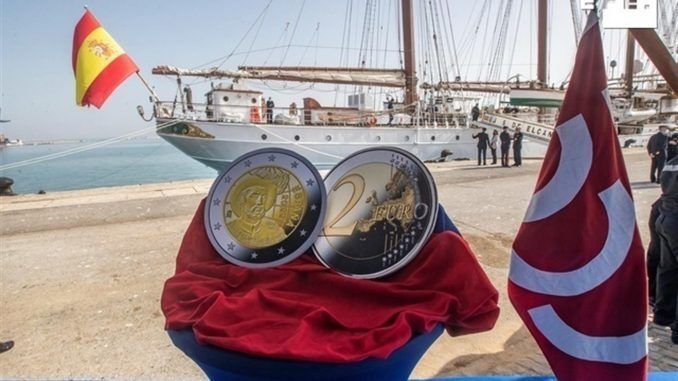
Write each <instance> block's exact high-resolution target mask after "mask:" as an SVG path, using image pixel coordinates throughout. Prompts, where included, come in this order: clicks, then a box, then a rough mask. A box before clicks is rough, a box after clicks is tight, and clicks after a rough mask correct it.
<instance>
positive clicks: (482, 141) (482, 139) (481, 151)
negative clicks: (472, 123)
mask: <svg viewBox="0 0 678 381" xmlns="http://www.w3.org/2000/svg"><path fill="white" fill-rule="evenodd" d="M485 131H487V128H485V127H483V131H482V132H480V133H478V134H474V135H473V139H478V165H480V158H481V157H482V159H483V165H487V145H488V143H489V142H490V137H489V135H487V133H486V132H485Z"/></svg>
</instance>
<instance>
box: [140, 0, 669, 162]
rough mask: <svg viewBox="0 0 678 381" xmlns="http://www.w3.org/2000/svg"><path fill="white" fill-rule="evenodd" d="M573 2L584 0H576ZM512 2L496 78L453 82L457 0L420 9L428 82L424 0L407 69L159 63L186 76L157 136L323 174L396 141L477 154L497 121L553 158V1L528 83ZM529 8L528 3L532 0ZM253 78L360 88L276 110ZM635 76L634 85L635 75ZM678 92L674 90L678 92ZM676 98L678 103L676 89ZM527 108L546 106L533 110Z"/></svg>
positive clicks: (401, 26) (405, 19)
mask: <svg viewBox="0 0 678 381" xmlns="http://www.w3.org/2000/svg"><path fill="white" fill-rule="evenodd" d="M528 1H534V0H528ZM571 2H572V4H575V3H577V4H578V1H576V0H571ZM378 3H379V1H378V0H367V1H366V4H365V12H366V14H365V18H364V25H363V33H362V40H361V46H367V45H368V44H369V43H370V38H371V37H370V36H371V35H373V34H374V33H375V29H377V26H376V25H375V23H376V22H375V18H376V16H375V14H376V13H377V5H378ZM489 4H490V2H489V0H485V1H484V2H483V3H482V9H481V10H480V17H483V14H484V13H489V7H491V5H489ZM512 4H513V1H512V0H508V1H507V2H506V3H505V2H504V1H502V2H501V5H500V6H499V10H498V12H497V15H498V16H502V17H500V20H498V23H497V25H496V26H495V32H494V33H493V36H496V38H497V42H496V46H495V49H494V53H493V55H492V56H491V57H490V64H489V66H488V67H489V69H488V73H487V74H488V80H486V81H462V78H461V75H460V73H459V71H457V75H454V73H452V74H453V75H452V77H453V80H450V70H449V67H451V66H452V67H453V66H454V65H447V63H446V62H445V61H446V60H451V61H453V62H455V63H456V67H457V68H458V67H459V66H460V62H459V60H458V58H457V57H456V53H457V50H456V49H457V48H456V47H453V46H454V37H453V33H452V28H451V26H449V25H446V24H445V22H441V19H444V16H445V10H447V16H448V17H450V10H449V4H446V5H447V9H445V6H444V5H443V2H441V1H440V0H432V1H427V2H423V1H422V2H421V5H420V6H421V8H422V9H420V13H422V14H423V15H424V17H425V24H426V25H425V28H419V30H426V31H427V33H428V35H427V36H426V38H425V39H424V40H425V41H427V42H428V46H426V49H427V52H426V54H427V57H430V58H428V59H427V62H428V63H432V62H433V61H435V62H436V63H437V76H435V77H434V76H433V75H432V73H428V75H427V73H423V79H428V81H426V80H424V81H420V80H419V79H418V77H417V72H416V67H417V63H416V57H417V55H416V54H415V40H417V39H416V36H415V23H414V18H413V12H414V9H413V2H412V0H401V1H400V2H399V4H398V5H397V7H396V8H398V12H397V13H398V15H399V17H398V18H399V20H398V31H399V32H398V34H399V36H398V37H399V38H398V40H399V42H400V41H402V45H401V46H399V52H400V54H401V57H400V60H401V67H400V68H370V67H367V66H366V61H367V60H366V59H365V57H364V56H363V57H362V58H361V61H360V63H361V64H360V65H359V66H358V67H348V66H333V67H311V66H282V65H280V66H239V67H237V69H236V70H226V69H222V68H220V67H214V68H206V69H182V68H178V67H174V66H167V65H164V66H157V67H155V68H154V69H153V74H156V75H163V76H168V77H175V78H176V81H177V95H176V96H175V99H174V101H172V102H161V101H156V102H155V104H154V116H155V118H156V123H157V125H158V131H157V133H158V135H159V136H160V137H162V138H163V139H165V140H166V141H168V142H169V143H171V144H172V145H174V146H175V147H177V148H178V149H180V150H181V151H182V152H184V153H185V154H187V155H188V156H190V157H192V158H194V159H196V160H198V161H200V162H202V163H204V164H206V165H208V166H210V167H212V168H215V169H217V170H223V169H225V168H226V166H227V165H228V164H229V163H230V162H231V161H233V160H234V159H235V158H237V157H238V156H240V155H242V154H244V153H246V152H249V151H252V150H255V149H258V148H264V147H272V146H275V147H282V148H288V149H291V150H295V151H297V152H300V153H302V154H304V156H306V157H307V158H308V159H309V160H310V161H311V162H312V163H313V164H314V165H316V166H317V167H318V168H320V169H325V168H330V167H332V166H334V165H335V164H336V163H337V162H339V161H340V160H341V159H343V158H344V157H345V156H347V155H349V154H350V153H352V152H355V151H357V150H360V149H363V148H367V147H374V146H396V147H399V148H402V149H405V150H407V151H409V152H411V153H413V154H415V155H416V156H417V157H419V158H420V159H422V160H439V159H444V158H446V157H451V158H453V159H471V158H473V159H474V158H475V157H476V144H477V140H475V139H474V138H473V135H474V134H476V133H478V132H479V128H481V127H485V128H488V129H489V130H490V131H488V132H489V133H492V130H495V129H497V130H498V129H501V128H502V127H504V126H506V127H508V128H509V129H510V130H511V131H513V130H514V129H515V128H516V127H518V126H520V127H522V131H523V133H524V135H525V138H524V142H523V156H524V157H543V155H544V154H545V152H546V148H547V146H548V142H549V140H550V138H551V135H552V133H553V128H554V126H553V124H554V122H555V119H556V116H557V107H558V106H559V105H560V103H561V102H562V99H563V95H564V86H561V88H558V89H554V88H551V87H549V86H548V83H547V76H546V66H547V57H546V51H547V46H546V42H547V38H546V35H547V25H546V22H547V21H546V20H547V12H548V11H547V5H548V2H547V0H537V4H538V39H539V44H538V62H537V79H535V80H529V81H522V82H521V81H520V80H519V78H511V79H510V80H507V81H502V80H500V73H501V70H500V67H501V62H502V60H503V59H504V58H503V56H504V51H505V50H506V45H507V44H506V42H507V38H508V34H509V33H508V29H509V28H508V27H509V16H510V14H511V9H512ZM269 5H270V2H269ZM267 7H268V6H267ZM486 7H487V11H486V10H485V9H486ZM520 7H521V9H522V0H521V4H520ZM572 10H573V20H576V19H578V18H580V16H581V14H580V11H578V10H577V9H576V7H575V6H574V5H573V8H572ZM575 10H576V12H575ZM447 28H449V29H447ZM575 29H576V28H575ZM579 30H581V26H580V28H579ZM448 31H449V33H447V34H446V32H448ZM476 32H477V29H476ZM445 36H447V40H445ZM418 41H422V39H420V40H418ZM450 42H451V43H450ZM451 46H452V47H453V48H451V50H453V52H454V54H452V52H449V51H448V52H446V49H445V48H446V47H447V48H450V47H451ZM643 46H644V45H643ZM644 47H645V46H644ZM514 49H515V45H514ZM361 52H362V47H361ZM511 55H512V54H511ZM449 56H454V57H449ZM340 61H341V60H340ZM345 61H346V62H347V61H348V60H347V59H346V60H345ZM653 62H654V60H653ZM674 64H675V61H674ZM433 66H435V65H433ZM431 72H433V69H431ZM662 74H663V73H662ZM185 77H199V78H204V79H205V80H209V81H219V80H222V79H225V78H227V79H231V80H232V82H231V83H228V84H223V83H217V84H214V82H212V85H211V87H210V90H209V91H208V92H207V93H206V94H205V102H204V103H196V102H194V100H193V94H192V89H191V87H190V86H187V85H184V82H183V79H184V78H185ZM627 78H628V77H627ZM246 81H284V82H305V83H314V84H316V83H317V84H334V85H336V86H353V88H354V90H355V92H354V93H353V94H350V95H348V99H347V101H348V102H347V104H346V106H344V107H336V106H331V107H328V106H323V105H321V104H320V102H318V101H317V100H316V99H314V98H311V97H305V98H303V101H302V102H300V104H299V105H297V104H296V103H292V104H290V105H289V106H286V107H282V108H280V107H272V104H271V103H270V102H269V101H268V100H267V99H266V98H267V97H266V96H265V95H264V93H263V92H261V91H259V90H256V89H253V88H250V87H248V86H247V85H246V84H245V82H246ZM670 81H673V79H671V80H670ZM670 81H669V82H670ZM626 82H628V83H633V80H632V79H631V80H628V81H626ZM671 83H673V82H670V83H669V85H670V84H671ZM674 85H675V84H674ZM373 88H382V89H383V88H386V89H397V90H399V91H402V100H401V101H400V102H398V101H395V100H394V99H393V95H391V96H390V97H389V98H388V99H383V103H381V102H377V100H376V99H375V94H373V93H370V91H369V89H373ZM365 89H368V90H365ZM673 90H675V88H673ZM668 94H671V91H670V90H669V92H668ZM669 97H670V98H671V99H673V101H675V97H674V96H673V95H670V96H669ZM269 99H270V98H269ZM507 99H508V100H507ZM479 103H480V104H482V105H484V106H485V107H483V112H482V115H481V116H480V118H479V119H478V120H471V118H472V115H471V113H470V111H471V107H472V106H473V105H475V104H479ZM525 108H528V110H532V111H535V110H536V112H527V113H522V112H521V110H523V109H525Z"/></svg>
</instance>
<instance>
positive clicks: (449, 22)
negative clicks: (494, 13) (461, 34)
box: [445, 1, 517, 80]
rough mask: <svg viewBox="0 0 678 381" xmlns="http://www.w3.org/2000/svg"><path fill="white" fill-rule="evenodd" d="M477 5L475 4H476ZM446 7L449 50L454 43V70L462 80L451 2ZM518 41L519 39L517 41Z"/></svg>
mask: <svg viewBox="0 0 678 381" xmlns="http://www.w3.org/2000/svg"><path fill="white" fill-rule="evenodd" d="M474 5H475V3H474ZM445 6H446V8H447V26H448V27H449V30H450V37H449V39H447V41H448V49H450V48H449V43H450V42H451V43H452V49H450V50H451V51H452V53H453V56H452V57H453V61H452V68H451V69H452V70H456V73H455V74H456V77H459V79H460V80H461V67H460V66H459V53H458V52H457V44H456V42H455V39H454V28H453V24H452V12H450V2H449V1H446V2H445ZM516 40H517V39H516Z"/></svg>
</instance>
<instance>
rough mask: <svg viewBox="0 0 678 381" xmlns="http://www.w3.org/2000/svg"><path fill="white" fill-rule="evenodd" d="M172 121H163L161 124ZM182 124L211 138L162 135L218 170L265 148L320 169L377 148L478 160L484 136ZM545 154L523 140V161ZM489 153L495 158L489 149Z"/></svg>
mask: <svg viewBox="0 0 678 381" xmlns="http://www.w3.org/2000/svg"><path fill="white" fill-rule="evenodd" d="M169 121H171V120H169V119H158V120H157V123H158V124H162V123H166V122H169ZM180 123H187V124H190V125H191V126H193V127H198V128H199V129H200V132H201V134H202V133H205V134H208V135H210V137H205V136H204V135H203V136H195V134H193V135H194V136H190V135H191V134H183V133H177V132H176V131H174V132H169V133H168V132H167V131H165V130H159V131H158V135H159V136H160V137H162V138H163V139H165V140H166V141H167V142H169V143H170V144H172V145H174V146H175V147H177V148H178V149H179V150H181V151H182V152H184V153H185V154H186V155H188V156H190V157H192V158H193V159H195V160H198V161H200V162H201V163H204V164H205V165H207V166H209V167H212V168H214V169H216V170H219V171H221V170H223V169H225V168H226V166H227V165H228V164H229V163H231V162H232V161H233V160H235V159H236V158H237V157H239V156H241V155H243V154H245V153H247V152H250V151H253V150H255V149H260V148H265V147H278V148H286V149H290V150H293V151H296V152H299V153H300V154H302V155H304V156H305V157H306V158H307V159H308V160H309V161H311V162H312V163H313V164H314V165H315V166H316V167H317V168H318V169H329V168H331V167H333V166H334V165H335V164H337V163H338V162H339V161H340V160H341V159H343V158H344V157H346V156H348V155H349V154H351V153H353V152H356V151H358V150H361V149H364V148H369V147H378V146H395V147H399V148H402V149H405V150H407V151H409V152H411V153H413V154H414V155H416V156H417V157H419V158H420V159H422V160H435V159H439V158H440V157H441V155H442V152H443V150H447V151H451V152H452V155H451V156H450V157H448V159H450V158H451V159H453V160H454V159H470V160H476V158H477V148H476V144H477V140H475V139H473V137H472V135H473V134H474V133H478V132H479V130H478V129H470V128H424V127H422V128H413V127H340V126H336V127H335V126H298V125H259V124H248V123H247V124H243V123H219V122H200V121H190V120H185V121H180ZM488 132H490V133H491V131H488ZM535 143H536V144H535ZM544 152H546V144H544V143H543V142H533V141H530V140H529V139H526V140H525V141H524V144H523V157H543V155H544ZM487 155H488V157H489V156H491V155H490V152H489V149H488V152H487ZM497 155H499V152H497ZM511 156H512V155H511Z"/></svg>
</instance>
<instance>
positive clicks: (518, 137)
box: [473, 127, 523, 168]
mask: <svg viewBox="0 0 678 381" xmlns="http://www.w3.org/2000/svg"><path fill="white" fill-rule="evenodd" d="M473 139H478V144H477V147H478V165H487V148H488V147H489V148H490V153H491V154H492V163H491V164H492V165H494V164H497V146H499V147H500V149H501V166H502V167H504V168H509V167H511V165H509V150H510V149H511V145H513V165H512V166H513V167H520V166H521V165H522V164H523V158H522V153H521V152H522V149H523V133H522V132H521V131H520V127H517V128H516V131H515V132H514V133H513V136H511V134H510V133H509V132H508V127H503V128H502V132H501V133H499V131H498V130H494V131H492V137H490V136H489V135H488V134H487V128H484V127H483V129H482V131H481V132H479V133H477V134H473Z"/></svg>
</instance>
